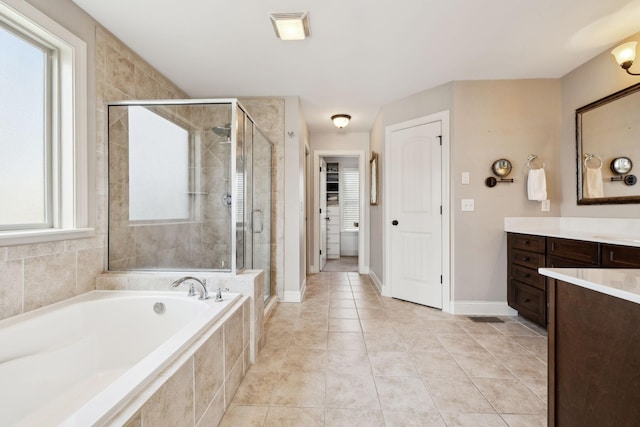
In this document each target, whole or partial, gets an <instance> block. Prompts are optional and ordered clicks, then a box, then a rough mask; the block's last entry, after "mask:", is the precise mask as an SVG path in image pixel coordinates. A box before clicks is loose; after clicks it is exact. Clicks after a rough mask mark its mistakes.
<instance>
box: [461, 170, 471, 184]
mask: <svg viewBox="0 0 640 427" xmlns="http://www.w3.org/2000/svg"><path fill="white" fill-rule="evenodd" d="M462 184H463V185H467V184H469V172H462Z"/></svg>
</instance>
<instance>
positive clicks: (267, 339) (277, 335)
mask: <svg viewBox="0 0 640 427" xmlns="http://www.w3.org/2000/svg"><path fill="white" fill-rule="evenodd" d="M292 335H293V333H292V332H291V331H275V332H273V331H271V330H266V331H265V333H264V347H263V349H264V350H266V349H276V348H287V347H289V343H290V342H291V336H292Z"/></svg>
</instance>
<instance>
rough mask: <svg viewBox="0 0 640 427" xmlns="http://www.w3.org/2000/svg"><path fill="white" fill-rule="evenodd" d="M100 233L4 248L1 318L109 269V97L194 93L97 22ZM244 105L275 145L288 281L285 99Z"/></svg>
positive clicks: (278, 229) (277, 212)
mask: <svg viewBox="0 0 640 427" xmlns="http://www.w3.org/2000/svg"><path fill="white" fill-rule="evenodd" d="M95 67H96V92H97V93H96V110H95V114H96V135H95V138H96V153H95V156H96V166H95V170H93V171H89V173H94V174H95V178H96V179H95V182H96V188H95V194H96V204H97V206H96V237H94V238H90V239H81V240H69V241H60V242H50V243H42V244H32V245H21V246H8V247H0V319H2V318H7V317H11V316H15V315H17V314H20V313H22V312H25V311H30V310H33V309H36V308H38V307H42V306H45V305H49V304H52V303H54V302H57V301H61V300H63V299H66V298H70V297H72V296H74V295H78V294H81V293H84V292H87V291H90V290H92V289H95V277H96V275H97V274H98V273H101V272H103V271H104V266H105V250H106V243H107V242H106V240H107V239H106V231H107V179H106V176H107V175H106V123H105V119H106V111H105V107H104V105H105V103H106V102H109V101H123V100H129V99H175V98H188V97H187V95H186V94H185V93H184V92H183V91H182V90H180V89H179V88H178V87H176V86H175V85H174V84H173V83H171V82H170V81H169V80H168V79H166V78H165V77H164V76H162V75H161V74H159V73H158V72H157V71H156V70H154V69H153V67H151V66H150V65H149V64H147V63H146V62H145V61H144V60H142V59H141V58H140V57H139V56H138V55H137V54H135V53H134V52H133V51H132V50H131V49H129V48H128V47H127V46H126V45H124V44H122V43H121V42H120V41H119V40H117V39H116V38H115V37H113V36H112V35H111V34H109V33H108V32H107V31H106V30H104V29H103V28H101V27H100V26H96V46H95ZM241 102H242V104H243V105H244V106H245V107H246V108H247V110H248V111H249V113H250V114H251V116H252V117H253V118H254V119H255V120H256V122H257V123H258V124H259V126H260V127H261V128H262V130H263V131H264V132H265V134H266V135H267V136H268V137H269V138H270V139H271V140H272V141H273V142H274V143H275V144H276V145H275V147H274V171H273V173H274V175H273V179H274V181H275V187H276V192H275V194H274V201H275V203H274V206H273V211H272V218H273V219H272V233H273V242H274V243H273V250H272V255H273V271H272V277H273V280H274V282H275V283H282V280H283V270H284V269H283V266H284V258H283V250H282V242H283V237H284V211H283V209H284V194H283V193H282V189H283V188H284V170H283V167H284V100H283V99H280V98H250V99H242V100H241Z"/></svg>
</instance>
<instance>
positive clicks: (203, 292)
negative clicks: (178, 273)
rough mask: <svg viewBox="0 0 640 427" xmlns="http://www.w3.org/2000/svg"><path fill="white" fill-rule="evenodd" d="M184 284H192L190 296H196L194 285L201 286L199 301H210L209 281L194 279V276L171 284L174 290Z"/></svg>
mask: <svg viewBox="0 0 640 427" xmlns="http://www.w3.org/2000/svg"><path fill="white" fill-rule="evenodd" d="M184 282H190V283H189V284H190V285H191V286H190V287H189V296H191V295H195V293H194V292H193V284H194V283H195V284H197V285H199V286H200V297H199V298H198V299H209V291H207V281H206V279H202V280H200V279H198V278H197V277H193V276H185V277H183V278H181V279H178V280H176V281H175V282H173V283H172V284H171V287H172V288H177V287H178V286H180V285H181V284H182V283H184Z"/></svg>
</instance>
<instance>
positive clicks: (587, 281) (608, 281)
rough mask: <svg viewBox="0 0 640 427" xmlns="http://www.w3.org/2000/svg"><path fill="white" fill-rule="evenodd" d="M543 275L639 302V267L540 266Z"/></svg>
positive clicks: (539, 270)
mask: <svg viewBox="0 0 640 427" xmlns="http://www.w3.org/2000/svg"><path fill="white" fill-rule="evenodd" d="M538 272H539V273H540V274H542V275H544V276H548V277H552V278H554V279H558V280H562V281H563V282H567V283H571V284H574V285H577V286H580V287H583V288H586V289H591V290H593V291H596V292H600V293H602V294H605V295H610V296H612V297H616V298H621V299H623V300H626V301H631V302H634V303H636V304H640V269H603V268H540V269H538Z"/></svg>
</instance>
